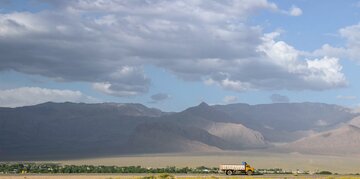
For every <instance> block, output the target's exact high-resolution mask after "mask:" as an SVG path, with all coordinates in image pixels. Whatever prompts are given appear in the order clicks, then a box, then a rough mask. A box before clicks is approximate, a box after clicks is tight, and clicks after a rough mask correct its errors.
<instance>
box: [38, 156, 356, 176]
mask: <svg viewBox="0 0 360 179" xmlns="http://www.w3.org/2000/svg"><path fill="white" fill-rule="evenodd" d="M241 161H247V162H248V163H249V164H250V165H252V166H253V167H255V168H283V169H286V170H297V169H300V170H307V171H310V172H311V171H322V170H329V171H332V172H336V173H343V174H349V173H360V156H321V155H304V154H299V153H288V154H285V153H266V152H257V151H241V152H221V153H197V154H187V153H177V154H151V155H150V154H147V155H133V156H113V157H102V158H90V159H76V160H49V161H36V162H55V163H61V164H68V165H69V164H74V165H83V164H87V165H117V166H132V165H135V166H137V165H140V166H142V167H166V166H176V167H186V166H188V167H198V166H207V167H215V166H216V167H217V166H219V165H220V164H238V163H241Z"/></svg>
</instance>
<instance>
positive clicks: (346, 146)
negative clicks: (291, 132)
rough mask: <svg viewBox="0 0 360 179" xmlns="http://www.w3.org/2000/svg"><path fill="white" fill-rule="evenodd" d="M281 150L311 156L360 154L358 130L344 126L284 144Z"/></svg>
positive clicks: (355, 127) (359, 132)
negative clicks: (310, 154)
mask: <svg viewBox="0 0 360 179" xmlns="http://www.w3.org/2000/svg"><path fill="white" fill-rule="evenodd" d="M283 148H284V149H287V150H290V151H295V152H301V153H312V154H337V155H342V154H360V150H359V149H360V128H359V127H357V126H354V125H344V126H342V127H340V128H337V129H334V130H330V131H327V132H322V133H319V134H315V135H312V136H310V137H306V138H303V139H300V140H297V141H295V142H292V143H290V144H286V145H285V146H283Z"/></svg>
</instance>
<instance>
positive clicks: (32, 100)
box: [0, 87, 97, 107]
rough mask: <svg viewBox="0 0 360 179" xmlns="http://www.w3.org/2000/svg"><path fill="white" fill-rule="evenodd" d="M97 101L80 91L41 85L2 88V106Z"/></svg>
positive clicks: (0, 93)
mask: <svg viewBox="0 0 360 179" xmlns="http://www.w3.org/2000/svg"><path fill="white" fill-rule="evenodd" d="M48 101H52V102H96V101H97V100H96V99H95V98H93V97H90V96H86V95H84V94H82V93H81V92H80V91H72V90H57V89H47V88H39V87H21V88H14V89H7V90H0V107H19V106H29V105H35V104H40V103H44V102H48Z"/></svg>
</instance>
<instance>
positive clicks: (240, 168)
mask: <svg viewBox="0 0 360 179" xmlns="http://www.w3.org/2000/svg"><path fill="white" fill-rule="evenodd" d="M254 170H255V169H254V168H253V167H251V166H250V165H249V164H247V163H246V162H242V164H240V165H239V164H223V165H220V166H219V172H223V173H225V174H226V175H232V174H236V173H244V174H247V175H252V174H253V173H254Z"/></svg>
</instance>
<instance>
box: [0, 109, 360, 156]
mask: <svg viewBox="0 0 360 179" xmlns="http://www.w3.org/2000/svg"><path fill="white" fill-rule="evenodd" d="M356 116H358V113H354V112H353V111H352V110H351V109H349V108H345V107H341V106H338V105H330V104H322V103H276V104H261V105H248V104H229V105H213V106H210V105H208V104H206V103H201V104H199V105H198V106H194V107H190V108H188V109H186V110H184V111H181V112H163V111H161V110H159V109H155V108H148V107H146V106H144V105H142V104H119V103H99V104H85V103H70V102H66V103H52V102H48V103H43V104H39V105H34V106H25V107H17V108H0V160H18V159H21V160H25V159H29V160H30V159H42V158H51V159H52V158H73V157H89V156H109V155H119V154H138V153H165V152H166V153H169V152H203V151H224V150H248V149H262V150H266V149H274V148H275V149H279V150H278V151H287V152H289V151H290V152H291V151H298V152H304V153H330V154H333V153H339V151H340V150H343V148H334V149H333V150H329V151H328V152H323V149H321V148H319V147H318V146H317V145H319V146H326V145H331V144H333V142H332V141H333V140H335V139H336V140H337V141H339V142H341V143H339V145H341V146H343V147H346V146H349V147H356V146H357V144H360V142H358V143H357V144H356V146H355V144H354V142H351V141H350V140H353V141H354V140H356V141H360V140H359V136H360V135H359V131H360V129H359V125H358V124H360V122H359V121H360V119H359V118H355V117H356ZM347 136H351V137H347ZM347 139H348V140H347ZM346 140H347V141H348V142H346ZM278 143H282V145H278ZM321 144H322V145H321ZM299 146H302V147H299ZM359 146H360V145H359ZM354 152H355V150H349V151H347V153H350V154H351V153H354Z"/></svg>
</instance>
